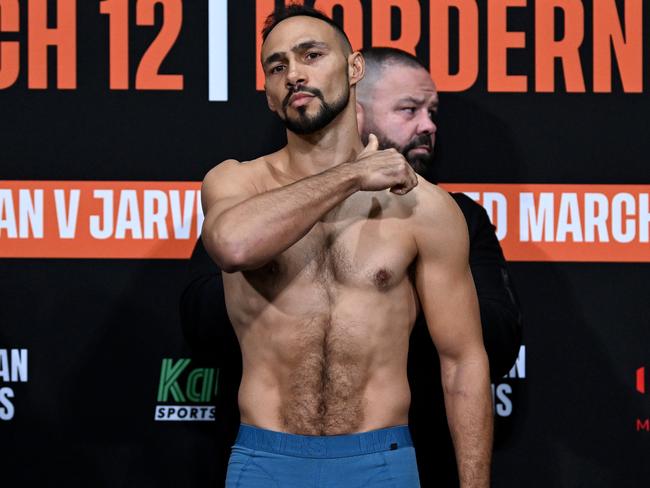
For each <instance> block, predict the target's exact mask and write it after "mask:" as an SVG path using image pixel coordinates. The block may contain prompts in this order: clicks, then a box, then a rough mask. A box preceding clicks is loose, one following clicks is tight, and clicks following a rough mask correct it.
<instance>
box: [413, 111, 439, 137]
mask: <svg viewBox="0 0 650 488" xmlns="http://www.w3.org/2000/svg"><path fill="white" fill-rule="evenodd" d="M437 130H438V127H437V126H436V124H435V123H434V122H433V120H431V116H430V115H429V111H428V110H424V109H423V110H420V112H419V118H418V134H434V133H435V132H436V131H437Z"/></svg>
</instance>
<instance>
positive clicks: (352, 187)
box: [329, 162, 361, 195]
mask: <svg viewBox="0 0 650 488" xmlns="http://www.w3.org/2000/svg"><path fill="white" fill-rule="evenodd" d="M329 171H332V172H333V173H335V174H336V175H337V176H338V177H339V178H340V181H341V182H342V184H343V186H344V188H345V190H346V191H347V192H348V193H349V194H350V195H351V194H353V193H356V192H358V191H359V190H361V175H360V174H359V171H358V168H355V167H354V162H345V163H341V164H339V165H337V166H334V167H333V168H331V169H330V170H329Z"/></svg>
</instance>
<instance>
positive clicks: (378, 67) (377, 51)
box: [357, 47, 426, 105]
mask: <svg viewBox="0 0 650 488" xmlns="http://www.w3.org/2000/svg"><path fill="white" fill-rule="evenodd" d="M361 54H363V58H364V60H365V66H366V69H365V74H364V77H363V80H361V81H360V82H359V84H358V85H357V101H358V102H359V103H361V104H363V105H367V104H368V103H369V102H370V101H371V98H372V93H373V90H374V88H375V85H376V84H377V82H378V81H379V80H380V79H381V78H382V76H383V75H384V72H385V70H387V69H390V68H392V67H398V66H401V67H408V68H414V69H418V68H419V69H423V70H425V71H426V68H425V67H424V65H423V64H422V63H421V62H420V60H419V59H418V58H416V57H415V56H413V55H412V54H410V53H407V52H406V51H402V50H401V49H395V48H392V47H371V48H368V49H363V50H362V51H361Z"/></svg>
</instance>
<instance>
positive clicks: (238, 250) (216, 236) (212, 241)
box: [201, 229, 248, 273]
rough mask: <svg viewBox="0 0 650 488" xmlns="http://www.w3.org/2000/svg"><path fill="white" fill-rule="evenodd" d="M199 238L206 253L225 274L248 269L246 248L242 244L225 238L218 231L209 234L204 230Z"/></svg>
mask: <svg viewBox="0 0 650 488" xmlns="http://www.w3.org/2000/svg"><path fill="white" fill-rule="evenodd" d="M201 238H202V239H203V243H204V244H205V249H206V251H207V253H208V254H209V255H210V257H211V258H212V260H213V261H214V262H215V263H217V265H218V266H219V268H221V270H222V271H224V272H225V273H236V272H237V271H243V270H245V269H248V257H247V253H246V247H245V245H244V244H243V243H242V242H238V241H237V240H235V239H232V238H228V237H225V235H224V234H223V233H220V232H218V231H212V232H209V231H206V230H205V229H204V232H203V233H202V235H201Z"/></svg>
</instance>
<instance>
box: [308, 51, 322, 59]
mask: <svg viewBox="0 0 650 488" xmlns="http://www.w3.org/2000/svg"><path fill="white" fill-rule="evenodd" d="M320 56H321V53H316V52H312V53H307V59H316V58H318V57H320Z"/></svg>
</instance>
